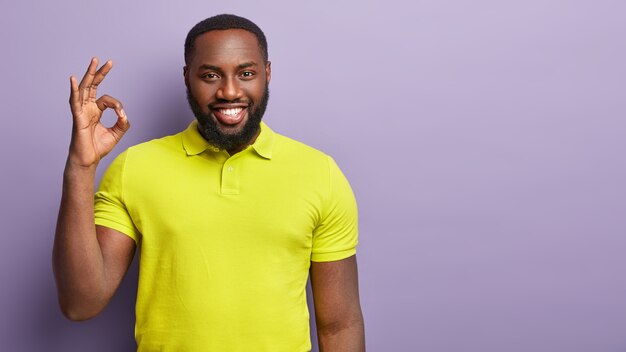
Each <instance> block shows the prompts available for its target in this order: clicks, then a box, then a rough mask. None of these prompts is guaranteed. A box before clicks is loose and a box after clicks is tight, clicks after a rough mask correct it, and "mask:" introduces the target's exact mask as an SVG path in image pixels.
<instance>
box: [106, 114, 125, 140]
mask: <svg viewBox="0 0 626 352" xmlns="http://www.w3.org/2000/svg"><path fill="white" fill-rule="evenodd" d="M116 113H117V121H116V122H115V125H113V127H111V128H109V131H110V132H111V133H113V134H114V135H115V138H117V140H120V138H122V136H123V135H124V133H126V131H128V129H129V128H130V122H128V117H126V113H125V112H124V109H120V112H119V113H118V112H117V110H116Z"/></svg>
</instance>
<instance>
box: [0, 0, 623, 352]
mask: <svg viewBox="0 0 626 352" xmlns="http://www.w3.org/2000/svg"><path fill="white" fill-rule="evenodd" d="M219 13H235V14H239V15H242V16H245V17H249V18H250V19H252V20H253V21H255V22H256V23H257V24H258V25H259V26H260V27H261V28H262V29H263V30H264V31H265V33H266V35H267V37H268V41H269V54H270V59H271V61H272V82H271V85H270V90H271V97H270V102H269V108H268V111H267V114H266V117H265V121H267V123H268V124H269V125H270V126H271V127H272V128H273V129H274V130H275V131H277V132H279V133H282V134H285V135H287V136H290V137H292V138H295V139H298V140H300V141H303V142H305V143H307V144H309V145H311V146H314V147H316V148H318V149H320V150H322V151H324V152H326V153H328V154H330V155H332V156H333V157H334V158H335V159H336V160H337V162H338V164H339V165H340V167H341V168H342V169H343V171H344V173H345V174H346V176H347V177H348V179H349V180H350V182H351V184H352V186H353V189H354V192H355V194H356V197H357V200H358V203H359V210H360V245H359V247H358V259H359V269H360V288H361V299H362V306H363V312H364V316H365V322H366V333H367V347H368V350H369V351H385V352H386V351H428V352H457V351H471V352H474V351H475V352H502V351H506V352H529V351H532V352H555V351H567V352H589V351H594V352H617V351H625V350H626V334H625V331H626V274H625V270H624V269H625V268H626V255H625V254H624V253H625V250H624V249H625V247H626V237H625V230H626V213H625V210H626V187H625V186H626V162H625V158H624V150H626V138H625V137H626V121H625V118H626V96H625V95H626V86H625V85H626V83H625V82H626V68H625V66H626V65H625V64H624V62H626V45H625V43H626V41H625V40H624V38H625V35H626V20H625V17H624V14H625V13H626V3H625V2H624V1H621V0H619V1H618V0H614V1H610V0H595V1H591V0H588V1H575V0H571V1H565V0H561V1H558V0H526V1H496V0H491V1H488V0H477V1H461V0H456V1H434V0H430V1H426V0H425V1H419V0H418V1H379V2H373V1H341V0H334V1H310V2H296V1H270V0H268V1H256V2H252V1H234V0H233V1H224V2H216V1H179V2H174V1H107V2H87V1H78V0H69V1H62V2H52V1H47V2H44V1H20V2H17V1H15V2H10V1H8V0H2V2H1V9H0V29H1V30H0V41H1V44H2V45H1V50H2V59H1V60H2V61H1V65H0V77H1V82H0V86H1V91H0V99H1V105H0V106H1V108H2V110H1V111H2V122H1V126H2V129H1V131H0V133H1V138H0V143H2V147H1V148H0V153H1V154H0V155H1V158H2V159H1V160H2V173H1V175H2V182H0V187H1V195H2V197H1V199H2V212H1V213H0V214H1V216H2V219H1V220H2V222H1V224H2V236H1V237H0V240H1V242H0V280H1V287H2V288H1V290H0V349H1V350H3V351H50V352H53V351H92V352H93V351H130V350H132V349H133V348H134V346H135V345H134V340H133V324H134V299H135V293H136V284H137V261H135V263H134V264H133V266H132V268H131V270H130V272H129V274H128V275H127V277H126V279H125V280H124V282H123V284H122V286H121V288H120V290H119V291H118V293H117V295H116V296H115V297H114V299H113V300H112V302H111V303H110V305H109V306H108V308H107V309H106V310H105V311H104V313H103V314H102V315H101V316H99V317H97V318H95V319H93V320H91V321H88V322H84V323H72V322H69V321H67V320H65V319H64V318H63V317H62V315H61V313H60V310H59V308H58V306H57V302H56V292H55V285H54V280H53V276H52V268H51V250H52V243H53V238H54V227H55V223H56V216H57V211H58V206H59V200H60V196H61V180H62V172H63V167H64V163H65V158H66V156H67V149H68V145H69V137H70V130H71V115H70V111H69V106H68V104H67V101H68V96H69V95H68V94H69V80H68V77H69V76H70V75H71V74H76V75H79V76H82V74H83V72H84V70H85V68H86V66H87V64H88V63H89V59H90V58H91V57H92V56H98V57H100V58H101V60H107V59H112V60H114V63H115V67H114V68H113V71H112V72H111V73H110V74H109V76H108V77H107V79H106V81H105V82H104V83H103V84H102V85H101V89H100V90H99V92H100V93H101V94H104V93H107V94H110V95H112V96H114V97H117V98H119V99H120V100H121V101H122V102H123V103H124V104H125V110H126V112H127V113H128V116H129V119H130V120H131V123H132V128H131V130H130V131H129V133H128V134H127V135H126V136H125V137H124V139H123V141H122V142H121V143H120V145H118V146H117V147H116V148H115V149H114V151H113V152H112V155H109V156H108V157H107V158H106V159H104V160H103V162H102V163H101V166H100V168H99V174H98V175H101V174H102V172H103V171H104V169H105V168H106V167H107V166H108V164H109V163H110V162H111V160H112V159H113V157H114V156H115V155H117V154H119V153H120V152H121V151H123V150H124V149H125V148H126V147H128V146H130V145H133V144H136V143H139V142H143V141H146V140H150V139H152V138H157V137H160V136H163V135H166V134H173V133H176V132H178V131H180V130H182V129H184V128H185V127H186V126H187V124H188V123H189V122H190V121H191V120H192V119H193V116H192V114H191V112H190V110H189V108H188V106H187V102H186V100H185V87H184V84H183V77H182V67H183V42H184V38H185V35H186V34H187V31H188V30H189V29H190V28H191V27H192V26H193V25H194V24H195V23H197V22H198V21H200V20H202V19H204V18H206V17H209V16H212V15H215V14H219ZM105 115H106V117H105V121H106V122H107V123H111V122H113V121H114V118H113V114H112V113H110V112H107V113H106V114H105ZM155 176H158V175H155ZM314 345H315V343H314ZM314 349H315V350H316V349H317V347H314Z"/></svg>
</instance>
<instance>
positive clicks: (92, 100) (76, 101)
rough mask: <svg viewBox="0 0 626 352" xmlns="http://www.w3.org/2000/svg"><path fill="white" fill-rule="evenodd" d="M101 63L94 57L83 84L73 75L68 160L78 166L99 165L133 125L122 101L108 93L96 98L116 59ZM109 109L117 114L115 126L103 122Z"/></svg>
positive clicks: (71, 80)
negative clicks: (70, 135) (71, 122)
mask: <svg viewBox="0 0 626 352" xmlns="http://www.w3.org/2000/svg"><path fill="white" fill-rule="evenodd" d="M97 67H98V58H95V57H94V58H93V59H91V63H90V64H89V68H87V72H86V73H85V76H83V79H82V80H81V81H80V84H78V83H77V79H76V77H74V76H71V77H70V86H71V93H70V108H71V110H72V118H73V120H74V125H73V128H72V142H71V144H70V154H69V160H68V162H70V163H72V164H73V165H74V166H79V167H87V168H89V167H95V166H97V165H98V162H99V161H100V159H102V158H103V157H104V156H105V155H107V154H108V153H109V152H110V151H111V150H112V149H113V147H114V146H115V145H116V144H117V142H119V140H120V139H121V138H122V136H123V135H124V133H126V131H128V129H129V128H130V123H129V122H128V119H127V118H126V113H125V112H124V109H123V108H122V103H120V102H119V101H118V100H117V99H115V98H113V97H110V96H108V95H103V96H101V97H100V98H97V99H96V97H97V95H96V90H97V88H98V85H99V84H100V83H101V82H102V81H103V80H104V78H105V77H106V75H107V73H109V71H111V68H112V67H113V62H111V61H107V62H106V63H105V64H104V65H102V67H100V69H98V70H97V71H96V68H97ZM106 109H113V110H114V111H115V113H116V114H117V121H116V123H115V125H114V126H113V127H106V126H104V125H103V124H102V123H101V122H100V119H101V118H102V113H103V112H104V110H106Z"/></svg>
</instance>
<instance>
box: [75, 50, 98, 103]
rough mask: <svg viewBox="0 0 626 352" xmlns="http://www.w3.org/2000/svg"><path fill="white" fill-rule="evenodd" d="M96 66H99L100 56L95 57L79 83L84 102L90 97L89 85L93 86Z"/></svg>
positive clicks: (81, 97) (81, 98)
mask: <svg viewBox="0 0 626 352" xmlns="http://www.w3.org/2000/svg"><path fill="white" fill-rule="evenodd" d="M96 67H98V58H97V57H93V58H91V62H90V63H89V66H88V67H87V72H85V75H84V76H83V79H81V80H80V84H79V85H78V89H79V90H80V101H81V102H83V103H84V102H85V101H87V99H88V98H89V87H91V83H92V82H93V79H94V77H95V75H96Z"/></svg>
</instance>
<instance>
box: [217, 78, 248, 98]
mask: <svg viewBox="0 0 626 352" xmlns="http://www.w3.org/2000/svg"><path fill="white" fill-rule="evenodd" d="M216 97H217V98H218V99H221V100H236V99H239V98H241V97H242V92H241V89H240V87H239V82H237V79H236V78H232V77H231V78H227V79H225V80H223V83H222V85H221V86H220V87H219V88H218V89H217V92H216Z"/></svg>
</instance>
